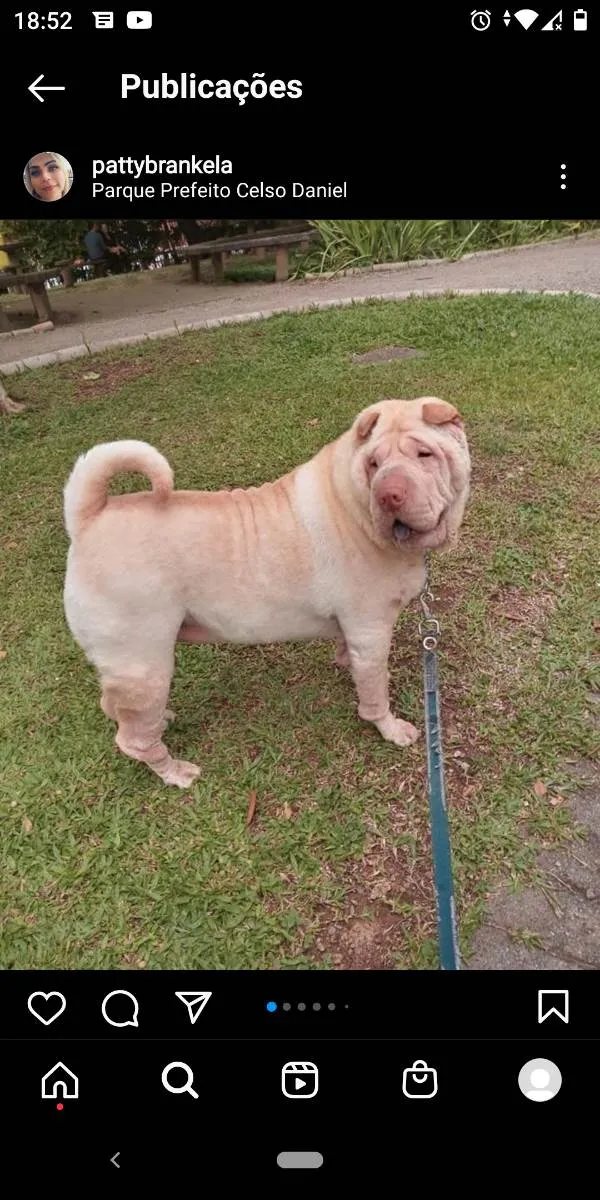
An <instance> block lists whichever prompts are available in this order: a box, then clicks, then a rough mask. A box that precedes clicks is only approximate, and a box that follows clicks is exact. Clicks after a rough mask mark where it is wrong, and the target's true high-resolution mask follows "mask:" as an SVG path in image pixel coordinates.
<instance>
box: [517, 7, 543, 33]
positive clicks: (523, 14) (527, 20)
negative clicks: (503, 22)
mask: <svg viewBox="0 0 600 1200" xmlns="http://www.w3.org/2000/svg"><path fill="white" fill-rule="evenodd" d="M539 15H540V14H539V13H536V12H534V11H533V9H532V8H520V9H519V11H518V12H516V13H515V18H516V20H517V21H518V22H519V25H522V26H523V29H529V26H530V25H533V22H534V21H537V19H538V17H539Z"/></svg>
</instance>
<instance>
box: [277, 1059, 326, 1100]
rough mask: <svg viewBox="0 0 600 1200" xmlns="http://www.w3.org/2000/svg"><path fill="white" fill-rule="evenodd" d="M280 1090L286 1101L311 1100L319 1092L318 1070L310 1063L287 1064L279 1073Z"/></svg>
mask: <svg viewBox="0 0 600 1200" xmlns="http://www.w3.org/2000/svg"><path fill="white" fill-rule="evenodd" d="M281 1090H282V1092H283V1094H284V1096H287V1098H288V1100H312V1098H313V1096H316V1094H317V1092H318V1090H319V1070H318V1067H316V1066H315V1064H314V1063H311V1062H288V1063H286V1064H285V1066H284V1068H283V1070H282V1072H281Z"/></svg>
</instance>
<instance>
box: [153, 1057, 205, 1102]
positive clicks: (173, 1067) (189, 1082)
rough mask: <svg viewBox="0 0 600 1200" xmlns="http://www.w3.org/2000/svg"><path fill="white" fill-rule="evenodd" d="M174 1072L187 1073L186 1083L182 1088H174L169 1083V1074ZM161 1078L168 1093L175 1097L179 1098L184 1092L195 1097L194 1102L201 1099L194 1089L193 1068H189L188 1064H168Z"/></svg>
mask: <svg viewBox="0 0 600 1200" xmlns="http://www.w3.org/2000/svg"><path fill="white" fill-rule="evenodd" d="M174 1070H177V1071H185V1074H186V1081H185V1083H184V1084H183V1085H182V1086H181V1087H173V1084H172V1083H169V1072H170V1071H174ZM161 1078H162V1085H163V1087H164V1088H166V1089H167V1091H168V1092H173V1094H174V1095H175V1096H179V1095H180V1094H181V1093H182V1092H189V1093H190V1096H193V1097H194V1100H199V1099H200V1097H199V1095H198V1093H197V1092H195V1091H194V1089H193V1087H192V1084H193V1082H194V1075H193V1071H192V1068H191V1067H188V1065H187V1063H182V1062H172V1063H167V1066H166V1067H165V1069H164V1071H163V1073H162V1076H161Z"/></svg>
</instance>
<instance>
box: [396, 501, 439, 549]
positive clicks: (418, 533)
mask: <svg viewBox="0 0 600 1200" xmlns="http://www.w3.org/2000/svg"><path fill="white" fill-rule="evenodd" d="M445 515H446V510H445V509H444V510H443V512H441V513H440V516H439V519H438V521H437V523H436V524H435V525H434V527H433V529H412V527H411V526H410V525H406V524H405V523H404V521H399V520H398V519H396V520H395V521H394V524H393V525H392V537H393V539H394V541H395V542H396V543H397V545H399V546H402V545H404V544H405V543H406V542H408V541H413V542H415V541H417V540H418V539H425V538H427V539H428V538H431V537H433V536H435V534H436V533H437V532H438V531H439V529H440V528H441V524H442V521H443V520H444V517H445Z"/></svg>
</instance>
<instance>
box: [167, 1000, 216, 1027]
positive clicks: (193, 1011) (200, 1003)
mask: <svg viewBox="0 0 600 1200" xmlns="http://www.w3.org/2000/svg"><path fill="white" fill-rule="evenodd" d="M175 995H176V996H177V999H178V1000H181V1001H182V1002H183V1003H184V1004H185V1006H186V1008H187V1010H188V1017H189V1018H190V1021H191V1024H192V1025H195V1024H196V1021H197V1020H198V1017H199V1016H200V1013H201V1012H203V1011H204V1009H205V1008H206V1005H207V1004H208V1002H209V1000H210V998H211V996H212V992H175Z"/></svg>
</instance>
